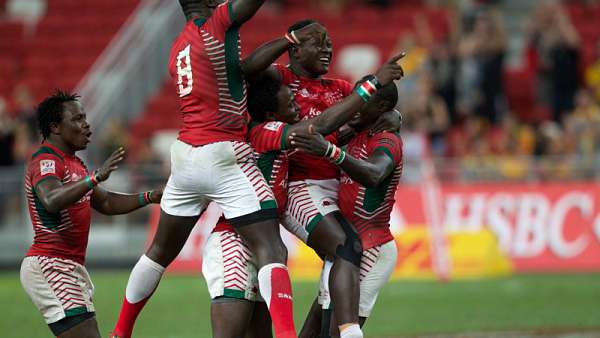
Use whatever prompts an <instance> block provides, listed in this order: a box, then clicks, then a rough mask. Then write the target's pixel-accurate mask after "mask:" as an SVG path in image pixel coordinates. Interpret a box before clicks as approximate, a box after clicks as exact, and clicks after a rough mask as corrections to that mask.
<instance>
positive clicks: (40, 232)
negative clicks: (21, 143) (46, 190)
mask: <svg viewBox="0 0 600 338" xmlns="http://www.w3.org/2000/svg"><path fill="white" fill-rule="evenodd" d="M87 175H88V171H87V168H86V167H85V165H84V164H83V162H82V161H81V160H80V159H79V158H78V157H77V156H72V155H67V154H65V153H63V152H62V151H61V150H60V149H58V148H56V147H54V146H53V145H51V144H49V143H43V144H42V146H41V147H40V149H39V150H38V151H37V152H36V153H34V154H33V156H32V157H31V161H30V162H29V165H28V166H27V173H26V176H25V193H26V194H27V206H28V208H29V216H30V217H31V223H32V224H33V232H34V237H33V244H32V245H31V247H30V248H29V251H27V254H26V256H47V257H57V258H65V259H70V260H73V261H75V262H77V263H79V264H82V265H83V264H84V263H85V251H86V249H87V243H88V235H89V232H90V220H91V212H90V208H91V203H90V200H91V196H92V191H91V190H90V191H89V192H88V193H87V194H85V196H83V197H82V198H81V199H80V200H79V201H77V202H75V204H73V205H71V206H70V207H68V208H66V209H64V210H61V211H60V212H58V213H51V212H49V211H48V210H46V208H44V205H43V204H42V202H41V201H40V198H39V197H38V196H37V193H36V192H35V189H34V188H35V186H36V185H37V184H38V183H40V182H41V181H43V180H45V179H48V178H51V177H52V178H56V179H58V180H60V181H61V182H62V184H66V183H69V182H76V181H79V180H82V179H84V178H85V177H86V176H87Z"/></svg>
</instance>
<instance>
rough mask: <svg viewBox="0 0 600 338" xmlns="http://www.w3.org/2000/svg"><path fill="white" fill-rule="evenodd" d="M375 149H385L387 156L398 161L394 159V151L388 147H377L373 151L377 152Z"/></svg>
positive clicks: (393, 160)
mask: <svg viewBox="0 0 600 338" xmlns="http://www.w3.org/2000/svg"><path fill="white" fill-rule="evenodd" d="M375 151H383V152H384V153H385V154H386V155H387V156H389V157H390V158H391V159H392V162H395V161H396V160H395V159H394V155H392V152H391V151H390V150H389V149H388V148H386V147H377V148H375V150H374V151H373V152H375Z"/></svg>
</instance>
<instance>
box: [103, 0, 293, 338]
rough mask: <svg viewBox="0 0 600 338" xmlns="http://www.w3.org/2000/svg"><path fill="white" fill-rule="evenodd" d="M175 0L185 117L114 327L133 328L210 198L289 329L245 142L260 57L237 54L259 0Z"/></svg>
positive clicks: (288, 302) (284, 292)
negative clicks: (251, 84)
mask: <svg viewBox="0 0 600 338" xmlns="http://www.w3.org/2000/svg"><path fill="white" fill-rule="evenodd" d="M179 2H180V4H181V7H182V9H183V12H184V14H185V17H186V20H187V23H186V25H185V27H184V29H183V31H182V32H181V33H180V34H179V36H178V37H177V39H176V40H175V42H174V44H173V47H172V49H171V55H170V58H169V60H170V61H169V72H170V74H171V77H172V79H173V83H174V85H175V88H176V91H177V94H178V95H179V97H180V107H181V112H182V115H183V127H182V128H181V130H180V132H179V137H178V140H177V141H176V142H175V143H174V144H173V145H172V147H171V176H170V178H169V181H168V183H167V186H166V188H165V194H164V198H163V200H162V202H161V214H160V219H159V224H158V230H157V233H156V235H155V237H154V239H153V243H152V245H151V247H150V248H149V249H148V251H147V252H146V254H145V255H143V256H142V257H141V258H140V260H139V261H138V262H137V263H136V265H135V266H134V268H133V270H132V272H131V275H130V278H129V281H128V284H127V288H126V290H125V297H124V300H123V305H122V307H121V311H120V313H119V318H118V321H117V323H116V326H115V328H114V330H113V333H112V335H113V337H126V338H128V337H130V336H131V333H132V331H133V325H134V323H135V319H136V317H137V315H138V314H139V312H140V311H141V310H142V308H143V306H144V305H145V303H146V302H147V300H148V299H149V297H150V296H151V294H152V293H153V292H154V290H155V289H156V286H157V285H158V282H159V281H160V278H161V276H162V274H163V272H164V269H165V267H166V266H168V265H169V264H170V263H171V262H172V261H173V259H174V258H175V257H176V255H177V253H178V252H179V250H180V248H181V246H182V245H183V244H184V243H185V240H186V239H187V237H188V236H189V233H190V231H191V229H192V228H193V226H194V225H195V224H196V222H197V220H198V218H199V216H200V214H201V213H202V212H203V211H204V210H205V209H206V206H207V205H208V203H209V202H211V201H212V202H215V203H216V204H217V205H218V206H219V207H220V208H221V210H222V211H223V214H224V216H225V218H226V219H227V220H228V222H230V223H231V224H232V225H233V226H234V227H235V229H236V232H237V233H238V234H239V235H240V236H241V237H242V238H244V241H245V243H246V244H247V245H248V248H249V249H250V250H251V251H252V252H253V254H254V259H255V262H256V265H257V267H258V280H259V290H260V294H261V295H262V297H263V298H264V299H265V301H266V304H267V306H268V307H269V311H270V313H271V318H272V320H273V326H274V329H275V336H276V337H296V333H295V329H294V324H293V306H292V289H291V283H290V279H289V274H288V271H287V267H286V265H285V264H286V259H287V249H286V247H285V245H284V244H283V242H282V240H281V237H280V234H279V226H278V222H277V212H276V207H277V204H276V202H275V198H274V196H273V193H272V191H271V189H270V187H269V185H268V183H267V181H266V180H265V179H264V177H263V175H262V174H261V172H260V170H259V168H258V166H257V165H256V158H255V156H254V151H253V149H252V148H251V146H250V144H249V143H248V142H246V134H247V129H248V122H249V119H250V118H249V114H248V111H247V98H246V94H247V89H246V83H245V81H244V76H251V75H252V74H253V73H254V72H256V71H257V70H260V67H254V68H253V67H252V66H251V64H250V65H246V64H240V60H239V54H240V45H239V29H240V27H241V25H242V24H243V23H244V22H246V21H247V20H249V19H250V18H252V16H253V15H254V14H255V13H256V11H258V9H259V8H260V7H261V6H262V4H263V3H264V0H235V1H234V0H231V1H227V2H224V3H221V1H216V0H179ZM294 35H295V37H296V39H300V37H299V36H298V35H297V34H294ZM271 62H272V61H269V62H268V63H266V64H265V65H264V66H263V67H267V66H268V65H270V64H271Z"/></svg>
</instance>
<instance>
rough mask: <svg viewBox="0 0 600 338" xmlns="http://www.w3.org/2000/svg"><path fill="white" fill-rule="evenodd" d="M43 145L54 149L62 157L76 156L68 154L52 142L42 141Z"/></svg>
mask: <svg viewBox="0 0 600 338" xmlns="http://www.w3.org/2000/svg"><path fill="white" fill-rule="evenodd" d="M42 147H48V148H50V149H52V150H53V151H54V152H55V153H57V154H58V155H60V157H62V158H65V157H74V156H73V155H69V154H66V153H65V152H64V151H62V150H60V149H59V148H58V147H56V146H55V145H53V144H52V143H50V142H48V141H44V142H42Z"/></svg>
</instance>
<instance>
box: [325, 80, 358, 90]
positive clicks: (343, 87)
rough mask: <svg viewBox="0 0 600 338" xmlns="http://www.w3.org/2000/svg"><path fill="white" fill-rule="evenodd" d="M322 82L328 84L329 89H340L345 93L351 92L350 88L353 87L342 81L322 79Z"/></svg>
mask: <svg viewBox="0 0 600 338" xmlns="http://www.w3.org/2000/svg"><path fill="white" fill-rule="evenodd" d="M323 80H324V82H325V83H327V84H329V86H330V87H332V88H335V89H340V90H342V91H343V92H346V93H348V92H350V91H352V88H353V87H354V85H352V83H350V82H348V81H346V80H344V79H338V78H324V79H323Z"/></svg>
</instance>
